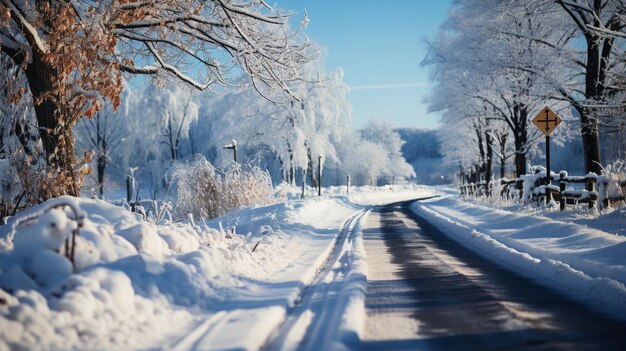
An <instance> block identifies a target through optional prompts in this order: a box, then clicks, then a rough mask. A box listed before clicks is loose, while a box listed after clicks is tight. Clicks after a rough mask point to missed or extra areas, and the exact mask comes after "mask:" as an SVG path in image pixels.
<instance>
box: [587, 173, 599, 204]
mask: <svg viewBox="0 0 626 351" xmlns="http://www.w3.org/2000/svg"><path fill="white" fill-rule="evenodd" d="M587 181H588V182H589V191H592V192H593V191H596V179H595V178H589V179H587ZM596 200H597V198H596ZM595 205H596V203H595V201H593V199H592V198H591V196H589V208H593V207H594V206H595Z"/></svg>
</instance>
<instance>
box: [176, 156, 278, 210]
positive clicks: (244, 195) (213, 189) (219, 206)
mask: <svg viewBox="0 0 626 351" xmlns="http://www.w3.org/2000/svg"><path fill="white" fill-rule="evenodd" d="M174 178H175V180H176V181H177V189H178V201H177V208H176V211H177V212H179V214H182V215H186V214H189V213H191V214H192V215H193V216H194V217H196V218H215V217H218V216H221V215H223V214H224V213H226V212H228V211H230V210H232V209H235V208H237V207H240V206H247V205H263V204H269V203H273V202H275V201H276V199H275V197H274V189H273V188H272V180H271V177H270V174H269V173H268V172H267V171H264V170H262V169H260V168H259V167H256V166H254V167H253V166H241V165H239V164H235V165H234V166H232V167H231V168H229V169H228V170H227V171H222V170H220V169H218V168H215V167H214V166H213V165H212V164H211V163H210V162H209V161H207V160H206V159H205V158H204V157H203V156H197V157H196V158H195V159H194V160H193V161H191V162H188V163H184V164H179V165H177V166H176V169H175V171H174Z"/></svg>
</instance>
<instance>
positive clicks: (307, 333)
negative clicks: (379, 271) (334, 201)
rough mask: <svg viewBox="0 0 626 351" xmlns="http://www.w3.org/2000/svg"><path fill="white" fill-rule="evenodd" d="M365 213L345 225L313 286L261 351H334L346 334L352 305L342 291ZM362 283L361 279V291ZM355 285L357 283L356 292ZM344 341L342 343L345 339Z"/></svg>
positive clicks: (363, 277) (290, 311) (347, 221)
mask: <svg viewBox="0 0 626 351" xmlns="http://www.w3.org/2000/svg"><path fill="white" fill-rule="evenodd" d="M368 213H369V209H368V210H361V211H359V212H357V213H356V214H354V215H353V216H351V217H349V218H348V219H347V220H346V221H345V222H344V224H343V225H342V228H341V230H340V232H339V235H338V236H337V238H336V240H335V243H334V245H333V249H332V251H331V252H330V255H329V256H328V258H327V260H326V262H325V263H324V264H323V266H322V268H321V269H320V270H319V272H318V274H317V276H316V278H315V279H314V281H313V283H312V284H311V285H309V286H308V287H306V288H305V289H304V291H303V293H302V295H301V298H300V299H299V301H298V302H296V304H295V306H294V307H292V308H291V309H290V310H289V311H288V312H287V318H286V320H285V322H284V323H283V325H282V326H281V327H280V328H279V329H278V330H277V331H276V332H275V333H274V335H272V336H271V337H270V339H269V340H268V342H267V343H266V345H265V347H264V350H294V349H299V350H330V349H334V347H333V344H334V343H335V342H337V341H340V340H339V339H341V338H342V335H340V334H341V333H342V331H343V332H344V333H345V332H346V330H345V329H346V326H345V321H343V317H344V313H345V312H346V309H347V307H348V305H349V304H350V303H351V301H350V299H351V296H350V292H346V290H345V289H346V285H347V284H346V283H347V281H346V278H347V275H348V273H349V272H350V271H351V270H352V269H353V266H352V263H353V262H351V260H352V259H354V256H352V255H354V252H353V251H354V248H355V245H357V243H356V242H355V241H354V240H353V239H355V236H356V235H357V234H359V233H360V232H361V227H362V222H363V220H364V218H366V216H367V214H368ZM358 279H359V277H357V280H358ZM365 279H366V278H365V276H362V279H361V280H362V284H361V285H362V286H363V287H364V284H365ZM358 285H359V282H358V281H356V286H357V288H358ZM357 294H358V293H357ZM357 304H358V303H357ZM342 324H344V325H342ZM348 329H349V327H348ZM357 329H358V327H357ZM347 332H350V330H348V331H347ZM352 334H353V333H352ZM350 336H351V337H352V338H351V339H352V340H353V341H354V340H355V338H354V335H349V336H348V338H350ZM343 337H344V339H345V337H346V335H343ZM344 341H348V342H349V341H350V340H344Z"/></svg>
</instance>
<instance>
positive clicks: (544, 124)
mask: <svg viewBox="0 0 626 351" xmlns="http://www.w3.org/2000/svg"><path fill="white" fill-rule="evenodd" d="M533 124H534V125H535V126H537V128H539V130H540V131H542V132H543V134H545V136H550V134H552V131H554V129H555V128H556V127H557V126H558V125H559V124H561V118H559V116H557V114H556V113H554V112H553V111H552V110H550V108H549V107H548V106H546V107H544V108H543V109H542V110H541V112H539V113H538V114H537V116H535V118H533Z"/></svg>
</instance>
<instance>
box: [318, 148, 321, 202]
mask: <svg viewBox="0 0 626 351" xmlns="http://www.w3.org/2000/svg"><path fill="white" fill-rule="evenodd" d="M317 159H318V164H317V186H318V187H317V196H322V155H319V157H318V158H317Z"/></svg>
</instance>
